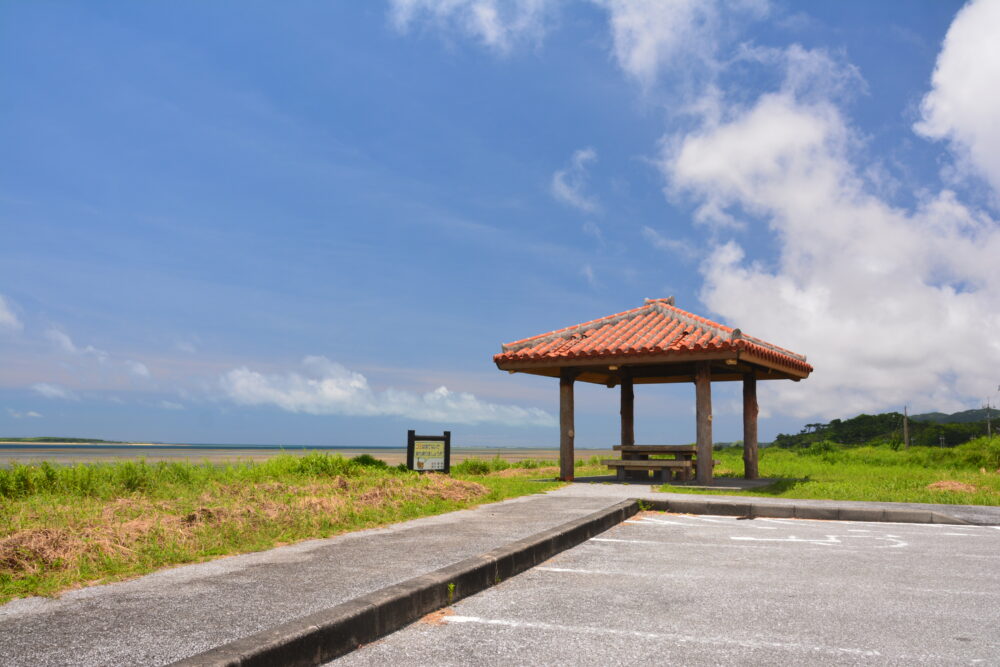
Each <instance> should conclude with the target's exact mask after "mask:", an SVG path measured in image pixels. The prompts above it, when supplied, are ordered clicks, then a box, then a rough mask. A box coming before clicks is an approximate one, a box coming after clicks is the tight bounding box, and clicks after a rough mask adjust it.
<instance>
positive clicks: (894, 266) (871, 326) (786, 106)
mask: <svg viewBox="0 0 1000 667" xmlns="http://www.w3.org/2000/svg"><path fill="white" fill-rule="evenodd" d="M853 134H854V133H853V132H852V130H851V128H850V127H849V125H848V123H847V121H846V120H845V118H844V117H843V116H842V114H841V112H840V111H839V109H838V108H837V107H836V106H835V105H834V104H832V103H829V102H823V101H819V100H813V101H805V100H803V99H800V98H799V97H798V96H797V95H796V94H795V93H794V92H793V91H792V90H791V89H788V88H786V89H784V90H782V91H779V92H774V93H770V94H765V95H762V96H761V97H760V98H759V99H758V100H757V101H756V103H755V104H753V105H752V106H749V107H747V108H745V109H741V108H734V109H732V110H731V116H730V117H729V118H728V119H727V120H726V121H724V122H721V123H709V124H707V125H706V126H705V127H703V128H702V129H701V130H699V131H697V132H693V133H689V134H686V135H684V136H683V137H681V138H679V139H678V140H676V141H674V142H672V143H670V144H669V147H668V149H667V150H666V154H665V160H664V173H665V175H666V177H667V179H668V181H669V183H670V184H671V187H673V188H680V189H682V190H684V191H686V192H687V193H690V194H693V195H694V196H695V199H696V200H697V201H698V202H700V209H699V210H700V211H701V212H702V213H703V214H705V215H711V214H712V213H713V212H719V213H721V214H728V212H730V211H734V210H736V211H744V212H745V213H746V214H748V215H751V216H754V217H758V218H761V219H763V220H766V222H767V224H768V226H769V227H770V229H771V231H772V232H773V234H774V235H775V237H776V239H777V241H778V247H779V249H780V251H779V257H778V260H777V262H776V263H774V264H773V265H770V264H769V265H765V264H763V263H759V262H753V261H747V259H746V257H745V252H744V249H743V248H742V247H741V246H740V245H739V243H738V242H737V241H736V240H728V241H725V242H720V243H717V244H716V245H715V247H714V250H713V252H712V253H711V254H710V256H709V257H708V258H707V259H706V260H705V262H704V264H703V266H702V271H703V274H704V277H705V283H704V286H703V289H702V294H701V296H702V299H703V301H704V302H705V303H706V304H707V305H708V306H709V307H710V308H711V309H712V310H713V311H715V312H716V313H720V314H722V315H723V316H724V317H725V319H726V320H728V321H729V322H731V323H732V324H734V325H735V326H740V327H741V328H743V329H744V330H745V331H747V332H748V333H752V334H753V335H755V336H761V337H763V338H766V339H769V340H771V341H772V342H775V343H777V344H779V345H784V346H787V347H790V348H791V349H794V350H796V351H799V352H803V353H807V354H809V355H810V361H811V362H812V363H813V364H814V366H815V367H816V372H815V373H814V375H813V376H812V377H811V378H810V379H809V380H808V381H806V382H804V383H802V384H801V385H794V386H792V385H788V386H786V387H774V388H772V391H773V392H774V393H775V396H773V397H772V399H771V400H773V401H774V404H773V407H776V408H777V409H779V410H782V411H786V412H790V413H792V414H796V415H799V416H807V415H824V416H827V417H832V416H837V415H841V414H845V413H850V412H852V411H854V412H856V411H865V410H875V409H885V408H898V406H900V405H902V404H904V403H906V402H910V403H911V405H912V404H914V403H920V404H921V405H923V406H925V407H935V408H937V409H949V408H959V407H962V405H963V404H964V401H967V400H968V399H969V398H970V397H975V396H978V394H979V393H981V392H982V391H983V388H984V387H988V386H990V384H991V383H995V369H996V368H998V367H1000V340H998V338H997V336H996V331H998V330H1000V272H998V271H997V270H996V257H997V256H1000V254H998V253H1000V225H998V224H997V222H996V221H995V220H993V219H991V218H989V217H988V216H987V215H985V214H983V213H982V212H979V211H975V210H973V209H970V208H968V207H966V206H965V205H963V204H962V203H961V202H960V201H958V199H957V198H956V196H955V195H954V193H952V192H949V191H943V192H940V193H938V194H936V195H933V196H927V197H926V198H925V199H924V200H923V201H922V202H921V204H920V205H919V206H918V207H917V208H916V209H915V210H903V209H899V208H895V207H893V206H891V205H889V204H888V203H886V202H885V201H882V200H881V199H879V198H878V197H877V196H875V195H872V194H870V193H869V190H868V188H867V187H866V182H865V179H864V176H863V173H864V171H863V166H864V165H857V164H855V162H854V161H853V160H852V157H851V151H850V145H851V143H852V141H853V139H854V136H853ZM706 211H707V212H709V213H706Z"/></svg>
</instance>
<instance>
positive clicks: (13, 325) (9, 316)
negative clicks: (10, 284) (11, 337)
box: [0, 294, 24, 331]
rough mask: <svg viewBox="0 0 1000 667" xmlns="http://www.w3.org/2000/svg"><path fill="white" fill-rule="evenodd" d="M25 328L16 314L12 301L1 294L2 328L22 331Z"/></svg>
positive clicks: (0, 324) (0, 321) (0, 315)
mask: <svg viewBox="0 0 1000 667" xmlns="http://www.w3.org/2000/svg"><path fill="white" fill-rule="evenodd" d="M23 328H24V325H23V324H21V320H19V319H18V317H17V315H15V314H14V310H13V308H12V307H11V305H10V303H8V301H7V299H6V298H4V296H3V294H0V330H3V329H6V330H8V331H20V330H21V329H23Z"/></svg>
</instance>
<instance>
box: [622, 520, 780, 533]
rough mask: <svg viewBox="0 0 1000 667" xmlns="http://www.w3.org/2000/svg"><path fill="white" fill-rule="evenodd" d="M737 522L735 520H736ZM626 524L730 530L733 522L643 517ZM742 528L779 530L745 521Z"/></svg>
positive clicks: (775, 527) (774, 527)
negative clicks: (694, 521) (707, 522)
mask: <svg viewBox="0 0 1000 667" xmlns="http://www.w3.org/2000/svg"><path fill="white" fill-rule="evenodd" d="M734 520H735V519H734ZM625 523H631V524H639V525H642V524H645V525H647V526H648V525H655V526H686V527H688V528H728V527H729V526H730V525H731V522H729V521H726V522H722V521H714V522H712V524H711V525H707V526H706V525H705V524H703V523H688V522H685V521H668V520H666V519H654V518H653V517H643V518H642V519H629V520H628V521H626V522H625ZM740 525H741V526H746V527H747V528H754V529H756V530H778V527H777V526H758V525H755V524H754V523H750V522H747V521H743V522H741V523H740Z"/></svg>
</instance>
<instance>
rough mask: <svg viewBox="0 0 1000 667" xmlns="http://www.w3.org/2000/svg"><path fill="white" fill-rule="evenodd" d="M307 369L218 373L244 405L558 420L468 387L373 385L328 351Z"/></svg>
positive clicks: (464, 420)
mask: <svg viewBox="0 0 1000 667" xmlns="http://www.w3.org/2000/svg"><path fill="white" fill-rule="evenodd" d="M302 365H303V372H301V373H299V372H295V371H292V372H288V373H284V374H263V373H259V372H257V371H252V370H250V369H248V368H246V367H243V368H236V369H233V370H231V371H229V372H228V373H226V374H225V375H223V376H222V378H221V379H220V386H221V388H222V391H223V393H224V395H225V396H226V397H227V398H229V399H230V400H232V401H233V402H235V403H238V404H240V405H274V406H277V407H279V408H281V409H282V410H287V411H289V412H299V413H307V414H314V415H347V416H395V417H406V418H409V419H417V420H421V421H433V422H449V423H456V424H478V423H483V422H494V423H501V424H506V425H510V426H554V425H555V423H556V421H555V419H554V418H553V417H552V416H551V415H549V414H548V413H547V412H545V411H544V410H539V409H538V408H521V407H517V406H512V405H498V404H494V403H486V402H484V401H481V400H479V399H478V398H476V397H475V396H473V395H472V394H469V393H464V392H453V391H449V390H448V389H447V388H445V387H438V388H437V389H435V390H434V391H431V392H428V393H426V394H414V393H412V392H408V391H399V390H395V389H387V390H385V391H375V390H373V389H372V388H371V387H370V386H369V385H368V380H367V378H365V376H364V375H362V374H360V373H356V372H354V371H350V370H348V369H346V368H344V367H343V366H341V365H340V364H337V363H334V362H332V361H330V360H328V359H326V358H325V357H306V358H305V359H304V360H303V362H302Z"/></svg>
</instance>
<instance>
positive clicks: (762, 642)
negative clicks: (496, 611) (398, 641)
mask: <svg viewBox="0 0 1000 667" xmlns="http://www.w3.org/2000/svg"><path fill="white" fill-rule="evenodd" d="M441 620H442V621H444V622H445V623H447V624H449V625H450V624H452V623H459V624H462V623H475V624H478V625H495V626H502V627H507V628H518V629H528V630H544V631H548V632H557V633H562V634H564V633H567V632H572V633H576V634H586V635H604V636H619V637H631V638H637V639H651V640H654V641H659V642H663V641H670V642H675V643H677V644H702V645H710V646H719V645H729V646H741V647H744V648H751V649H761V648H773V649H783V650H786V651H795V652H800V653H825V654H827V655H838V656H843V655H851V656H859V657H871V658H877V657H881V656H882V654H881V653H879V652H878V651H875V650H872V649H862V648H853V647H843V646H824V645H822V644H818V645H817V644H799V643H794V642H781V641H774V640H770V639H765V638H762V637H761V638H748V639H733V638H731V637H723V636H713V637H707V636H694V635H682V634H676V633H668V632H643V631H640V630H620V629H617V628H608V627H600V628H594V627H587V626H579V625H557V624H555V623H542V622H537V621H515V620H510V619H500V618H480V617H478V616H445V617H443V618H442V619H441ZM895 657H897V658H898V657H901V656H895Z"/></svg>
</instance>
